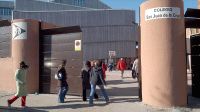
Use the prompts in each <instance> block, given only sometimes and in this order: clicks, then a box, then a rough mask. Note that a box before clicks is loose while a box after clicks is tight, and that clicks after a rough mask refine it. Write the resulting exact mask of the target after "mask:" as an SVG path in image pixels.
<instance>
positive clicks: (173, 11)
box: [145, 7, 181, 21]
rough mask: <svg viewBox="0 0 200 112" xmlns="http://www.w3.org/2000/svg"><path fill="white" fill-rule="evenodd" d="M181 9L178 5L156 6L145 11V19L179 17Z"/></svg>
mask: <svg viewBox="0 0 200 112" xmlns="http://www.w3.org/2000/svg"><path fill="white" fill-rule="evenodd" d="M180 14H181V9H180V8H179V7H156V8H152V9H147V10H146V11H145V21H148V20H153V19H166V18H174V19H178V18H180V16H181V15H180Z"/></svg>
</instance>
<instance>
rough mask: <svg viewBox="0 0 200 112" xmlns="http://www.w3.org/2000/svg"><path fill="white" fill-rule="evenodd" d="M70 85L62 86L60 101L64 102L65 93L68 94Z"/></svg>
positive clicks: (59, 95) (59, 94)
mask: <svg viewBox="0 0 200 112" xmlns="http://www.w3.org/2000/svg"><path fill="white" fill-rule="evenodd" d="M67 91H68V86H66V87H60V88H59V92H58V102H59V103H64V99H65V95H66V94H67Z"/></svg>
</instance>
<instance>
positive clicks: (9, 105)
mask: <svg viewBox="0 0 200 112" xmlns="http://www.w3.org/2000/svg"><path fill="white" fill-rule="evenodd" d="M7 104H8V107H9V108H10V107H11V104H10V103H9V100H7Z"/></svg>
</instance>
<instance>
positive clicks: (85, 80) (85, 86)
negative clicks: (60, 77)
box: [81, 61, 98, 101]
mask: <svg viewBox="0 0 200 112" xmlns="http://www.w3.org/2000/svg"><path fill="white" fill-rule="evenodd" d="M90 71H91V63H90V61H86V63H84V64H83V68H82V70H81V78H82V96H83V101H87V98H86V97H87V94H86V93H87V90H89V89H90ZM94 98H95V99H98V95H97V94H96V92H95V93H94Z"/></svg>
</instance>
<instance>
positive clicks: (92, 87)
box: [89, 84, 109, 105]
mask: <svg viewBox="0 0 200 112" xmlns="http://www.w3.org/2000/svg"><path fill="white" fill-rule="evenodd" d="M90 85H91V90H90V99H89V104H90V105H92V104H93V98H94V93H95V91H96V85H93V84H90ZM98 86H99V88H100V90H101V92H102V94H103V96H104V98H105V100H106V102H108V101H109V98H108V95H107V93H106V91H105V89H104V86H103V85H98Z"/></svg>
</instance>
